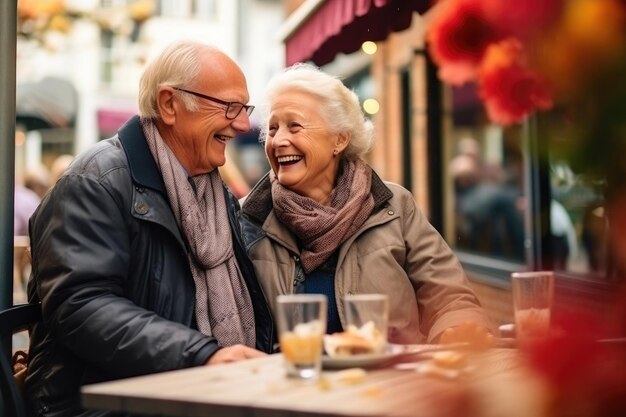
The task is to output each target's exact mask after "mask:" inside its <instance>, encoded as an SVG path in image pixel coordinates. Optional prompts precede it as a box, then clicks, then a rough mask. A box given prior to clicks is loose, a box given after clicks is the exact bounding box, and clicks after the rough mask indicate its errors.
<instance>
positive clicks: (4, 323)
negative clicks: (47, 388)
mask: <svg viewBox="0 0 626 417" xmlns="http://www.w3.org/2000/svg"><path fill="white" fill-rule="evenodd" d="M40 320H41V304H40V303H36V304H21V305H17V306H14V307H11V308H9V309H6V310H4V311H0V368H1V369H0V371H1V372H2V374H1V375H0V395H1V399H2V401H1V402H0V415H1V416H12V417H25V416H26V413H25V411H24V403H23V401H22V395H21V393H20V391H19V389H18V386H17V384H16V382H15V378H14V376H13V368H12V366H11V358H12V350H13V349H12V348H13V340H12V339H13V334H14V333H18V332H21V331H23V330H27V329H29V327H30V326H32V325H33V324H35V323H37V322H38V321H40Z"/></svg>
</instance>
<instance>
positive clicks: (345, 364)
mask: <svg viewBox="0 0 626 417" xmlns="http://www.w3.org/2000/svg"><path fill="white" fill-rule="evenodd" d="M409 352H410V351H407V349H406V346H404V345H389V346H388V347H387V349H386V351H385V352H382V353H368V354H363V355H353V356H336V357H331V356H328V355H324V356H322V366H323V367H324V368H326V369H343V368H367V367H370V366H377V365H381V364H384V363H386V362H388V361H390V360H391V359H394V358H396V357H397V356H400V355H403V354H405V353H409Z"/></svg>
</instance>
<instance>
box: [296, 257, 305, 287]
mask: <svg viewBox="0 0 626 417" xmlns="http://www.w3.org/2000/svg"><path fill="white" fill-rule="evenodd" d="M293 260H294V261H295V263H296V266H295V271H294V277H293V293H294V294H302V293H303V292H304V279H305V276H304V270H303V269H302V262H301V261H300V258H299V257H297V256H295V255H294V256H293Z"/></svg>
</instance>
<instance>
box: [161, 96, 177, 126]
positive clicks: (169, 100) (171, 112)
mask: <svg viewBox="0 0 626 417" xmlns="http://www.w3.org/2000/svg"><path fill="white" fill-rule="evenodd" d="M156 107H157V109H156V110H157V113H159V116H161V120H162V121H163V123H165V124H166V125H170V126H171V125H173V124H174V122H175V121H176V106H175V100H174V90H172V89H171V88H169V87H161V88H160V89H159V91H158V93H157V96H156Z"/></svg>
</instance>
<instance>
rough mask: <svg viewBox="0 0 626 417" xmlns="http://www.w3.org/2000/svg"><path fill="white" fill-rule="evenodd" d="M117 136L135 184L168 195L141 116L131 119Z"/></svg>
mask: <svg viewBox="0 0 626 417" xmlns="http://www.w3.org/2000/svg"><path fill="white" fill-rule="evenodd" d="M117 135H118V137H119V138H120V142H121V143H122V147H123V148H124V151H125V152H126V157H127V158H128V165H129V169H130V175H131V177H132V178H133V182H135V183H137V184H140V185H142V186H144V187H147V188H151V189H153V190H156V191H159V192H160V193H161V194H163V195H167V193H166V191H165V184H164V183H163V178H162V177H161V173H160V172H159V170H158V168H157V166H156V163H155V162H154V158H153V157H152V153H151V152H150V148H148V143H147V142H146V137H145V135H144V133H143V128H142V127H141V121H140V119H139V116H133V117H132V118H131V119H129V120H128V121H127V122H126V124H124V126H122V127H121V128H120V130H119V131H118V132H117Z"/></svg>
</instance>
